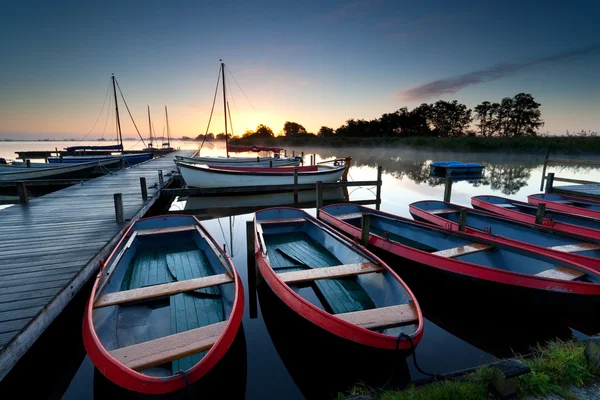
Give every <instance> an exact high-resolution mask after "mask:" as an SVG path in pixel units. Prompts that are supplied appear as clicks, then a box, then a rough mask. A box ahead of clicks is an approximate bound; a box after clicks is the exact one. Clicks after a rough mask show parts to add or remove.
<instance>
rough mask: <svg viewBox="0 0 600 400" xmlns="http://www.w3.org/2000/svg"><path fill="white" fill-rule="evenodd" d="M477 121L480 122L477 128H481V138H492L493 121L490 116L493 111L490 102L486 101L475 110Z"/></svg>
mask: <svg viewBox="0 0 600 400" xmlns="http://www.w3.org/2000/svg"><path fill="white" fill-rule="evenodd" d="M474 111H475V119H476V120H478V121H479V123H478V124H477V126H478V127H479V133H480V134H481V136H492V129H491V125H492V123H491V119H490V114H491V111H492V104H491V103H490V102H489V101H484V102H483V103H481V104H479V105H478V106H476V107H475V108H474Z"/></svg>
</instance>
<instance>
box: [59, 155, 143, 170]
mask: <svg viewBox="0 0 600 400" xmlns="http://www.w3.org/2000/svg"><path fill="white" fill-rule="evenodd" d="M115 158H117V159H119V160H122V161H123V166H125V167H129V166H132V165H135V164H139V163H142V162H144V161H148V160H151V159H152V153H140V154H120V155H112V156H94V155H88V156H63V157H62V160H61V157H48V162H49V163H51V164H80V163H85V162H90V161H104V160H114V159H115Z"/></svg>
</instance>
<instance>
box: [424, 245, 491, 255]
mask: <svg viewBox="0 0 600 400" xmlns="http://www.w3.org/2000/svg"><path fill="white" fill-rule="evenodd" d="M493 248H494V246H490V245H488V244H485V243H471V244H466V245H464V246H458V247H453V248H451V249H446V250H440V251H436V252H434V253H431V254H435V255H436V256H442V257H449V258H455V257H459V256H464V255H467V254H473V253H479V252H480V251H486V250H490V249H493Z"/></svg>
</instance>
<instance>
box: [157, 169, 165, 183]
mask: <svg viewBox="0 0 600 400" xmlns="http://www.w3.org/2000/svg"><path fill="white" fill-rule="evenodd" d="M164 183H165V180H164V178H163V172H162V169H160V170H158V184H159V185H160V187H162V186H163V185H164Z"/></svg>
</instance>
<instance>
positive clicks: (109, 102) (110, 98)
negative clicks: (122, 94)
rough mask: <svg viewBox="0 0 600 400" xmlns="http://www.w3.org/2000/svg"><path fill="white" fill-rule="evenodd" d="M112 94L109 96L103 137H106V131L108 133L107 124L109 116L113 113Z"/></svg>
mask: <svg viewBox="0 0 600 400" xmlns="http://www.w3.org/2000/svg"><path fill="white" fill-rule="evenodd" d="M111 105H112V96H110V97H109V98H108V112H107V113H106V121H104V129H102V139H104V133H106V125H108V118H109V117H110V116H111V115H112V109H111V107H110V106H111Z"/></svg>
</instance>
